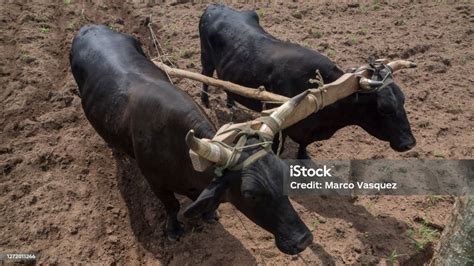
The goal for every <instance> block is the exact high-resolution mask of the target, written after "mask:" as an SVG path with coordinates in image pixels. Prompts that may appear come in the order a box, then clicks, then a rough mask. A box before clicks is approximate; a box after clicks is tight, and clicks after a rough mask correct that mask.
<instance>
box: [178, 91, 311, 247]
mask: <svg viewBox="0 0 474 266" xmlns="http://www.w3.org/2000/svg"><path fill="white" fill-rule="evenodd" d="M305 96H306V94H304V95H303V94H301V95H299V96H296V97H295V98H293V99H291V100H290V101H288V102H286V103H285V104H283V105H282V106H281V107H279V108H278V109H277V110H276V111H275V112H273V113H272V114H271V116H270V117H269V118H268V117H267V119H265V120H263V122H261V121H260V120H254V121H252V122H250V123H245V124H246V125H244V124H242V125H243V126H241V127H237V128H236V129H235V132H236V133H235V140H234V141H232V143H231V145H229V146H227V145H226V144H223V143H222V142H216V141H213V140H207V139H198V138H196V137H195V136H194V133H193V131H190V132H189V133H188V135H187V136H186V142H187V144H188V146H189V148H190V149H191V150H192V151H193V152H195V153H196V154H198V155H199V156H200V159H206V160H207V161H209V162H212V163H213V164H214V166H216V167H217V169H218V170H219V172H218V177H216V178H214V180H213V181H212V182H211V184H210V185H208V187H206V188H205V189H204V191H203V192H202V193H201V194H200V196H199V197H198V199H197V200H196V201H194V202H193V203H192V204H191V205H190V206H189V207H188V208H187V209H186V210H185V212H184V215H185V216H188V217H190V216H191V217H192V216H196V215H198V214H202V213H208V212H210V211H214V210H215V209H217V207H218V205H219V204H220V202H222V201H225V200H227V201H230V202H231V203H232V204H233V205H234V206H235V207H236V208H237V209H239V210H240V211H241V212H242V213H243V214H245V216H247V217H248V218H249V219H250V220H252V221H253V222H254V223H256V224H257V225H259V226H261V227H262V228H264V229H265V230H267V231H269V232H270V233H272V234H273V235H274V236H275V242H276V245H277V247H278V248H279V249H280V250H281V251H282V252H284V253H287V254H296V253H299V252H301V251H303V250H304V249H305V248H306V247H307V246H308V245H310V244H311V243H312V240H313V236H312V234H311V232H310V231H309V230H308V228H307V227H306V225H305V224H304V223H303V222H302V221H301V219H300V218H299V217H298V214H297V213H296V212H295V210H294V208H293V207H292V205H291V203H290V201H289V200H288V197H287V196H284V195H283V182H284V178H285V175H289V169H288V165H287V164H286V163H284V162H283V161H282V160H281V159H280V158H278V156H276V155H275V154H274V153H273V152H272V150H271V147H270V146H271V145H270V142H271V140H272V139H273V135H274V134H275V133H276V132H278V131H280V127H281V125H282V123H283V122H284V120H285V118H286V117H288V116H289V115H291V113H292V111H293V109H294V107H295V105H297V103H298V102H299V101H300V100H301V99H302V98H303V97H305ZM249 124H253V125H257V126H256V127H255V126H254V129H252V127H251V126H248V125H249ZM239 128H240V129H242V128H245V129H244V130H239ZM219 131H221V130H219ZM230 131H233V130H230ZM218 134H219V132H218ZM219 175H220V176H219Z"/></svg>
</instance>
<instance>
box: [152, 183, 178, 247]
mask: <svg viewBox="0 0 474 266" xmlns="http://www.w3.org/2000/svg"><path fill="white" fill-rule="evenodd" d="M155 194H156V195H157V196H158V198H159V199H160V200H161V202H163V205H165V209H166V214H167V216H168V218H167V220H166V235H167V237H168V239H169V240H171V241H176V240H178V239H179V237H180V236H182V235H183V234H184V229H183V226H182V225H181V223H180V222H179V220H178V212H179V201H178V200H177V199H176V197H175V196H174V193H173V192H171V191H168V190H159V191H155Z"/></svg>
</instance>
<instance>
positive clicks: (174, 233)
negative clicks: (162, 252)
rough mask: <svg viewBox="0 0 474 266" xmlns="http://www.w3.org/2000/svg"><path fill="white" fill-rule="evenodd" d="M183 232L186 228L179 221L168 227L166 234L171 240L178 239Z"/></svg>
mask: <svg viewBox="0 0 474 266" xmlns="http://www.w3.org/2000/svg"><path fill="white" fill-rule="evenodd" d="M183 234H184V228H183V226H181V225H180V224H179V223H178V224H174V225H173V226H167V227H166V236H167V237H168V240H170V241H178V240H179V238H180V237H181V236H182V235H183Z"/></svg>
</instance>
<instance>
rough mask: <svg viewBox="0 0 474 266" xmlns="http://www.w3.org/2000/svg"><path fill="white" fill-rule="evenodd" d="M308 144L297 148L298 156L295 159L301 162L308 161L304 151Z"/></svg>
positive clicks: (306, 153)
mask: <svg viewBox="0 0 474 266" xmlns="http://www.w3.org/2000/svg"><path fill="white" fill-rule="evenodd" d="M307 146H308V144H300V146H299V147H298V155H297V158H298V159H300V160H302V159H310V157H309V155H308V152H307V151H306V147H307Z"/></svg>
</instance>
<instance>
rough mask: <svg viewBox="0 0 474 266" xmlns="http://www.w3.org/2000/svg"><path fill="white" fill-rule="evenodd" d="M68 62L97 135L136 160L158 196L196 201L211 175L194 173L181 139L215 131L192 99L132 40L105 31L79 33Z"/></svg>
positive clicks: (92, 29) (96, 28)
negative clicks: (174, 194) (171, 194)
mask: <svg viewBox="0 0 474 266" xmlns="http://www.w3.org/2000/svg"><path fill="white" fill-rule="evenodd" d="M70 62H71V68H72V73H73V75H74V78H75V80H76V82H77V84H78V86H79V91H80V97H81V100H82V105H83V108H84V112H85V115H86V117H87V119H88V120H89V121H90V123H91V124H92V126H93V127H94V129H95V130H96V131H97V132H98V133H99V135H100V136H101V137H102V138H103V139H104V140H105V141H106V142H107V143H109V144H111V145H112V146H114V147H116V148H119V149H121V150H123V151H125V152H126V153H127V154H128V155H130V156H131V157H134V158H135V159H136V161H137V163H138V165H139V167H140V170H141V171H142V173H143V174H144V175H145V177H146V178H147V179H148V181H149V182H150V184H151V186H152V188H153V190H154V191H155V193H156V194H157V196H159V197H160V194H163V193H162V191H174V192H178V193H180V194H183V195H188V196H190V197H191V198H196V196H197V195H199V192H200V190H202V189H203V188H204V187H205V186H206V185H207V184H208V183H209V182H210V180H211V179H212V175H211V174H209V173H198V172H196V171H194V170H193V168H192V164H191V162H190V159H189V156H188V148H187V146H186V143H185V142H184V139H185V136H186V133H187V132H188V131H189V130H190V129H194V130H195V132H196V135H199V136H200V137H204V138H212V136H214V134H215V132H216V131H215V129H214V127H213V125H212V124H211V123H210V122H209V120H208V118H207V117H206V115H205V114H204V113H203V112H202V110H201V109H200V108H199V107H198V106H197V105H196V104H195V102H194V101H193V100H192V99H191V97H189V96H188V95H187V94H186V93H185V92H183V91H181V90H179V89H176V88H175V87H173V86H172V84H170V82H169V80H168V78H167V77H166V75H165V74H164V73H163V72H162V71H161V70H160V69H159V68H157V67H156V66H155V65H154V64H153V63H152V62H150V61H149V60H148V59H147V58H146V57H145V55H144V53H143V51H142V49H141V47H140V44H139V43H138V42H137V41H136V40H135V39H134V38H132V37H130V36H127V35H123V34H120V33H117V32H115V31H112V30H110V29H108V28H107V27H105V26H98V25H89V26H85V27H83V28H81V30H80V31H79V33H78V34H77V35H76V37H75V38H74V41H73V44H72V49H71V53H70ZM190 177H194V178H190ZM165 194H166V193H165Z"/></svg>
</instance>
